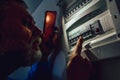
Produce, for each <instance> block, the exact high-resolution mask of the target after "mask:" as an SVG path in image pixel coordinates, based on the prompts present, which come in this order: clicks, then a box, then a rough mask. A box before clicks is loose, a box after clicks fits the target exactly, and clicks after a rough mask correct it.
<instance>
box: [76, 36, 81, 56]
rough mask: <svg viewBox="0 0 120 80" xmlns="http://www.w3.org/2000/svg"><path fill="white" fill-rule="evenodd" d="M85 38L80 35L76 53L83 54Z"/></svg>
mask: <svg viewBox="0 0 120 80" xmlns="http://www.w3.org/2000/svg"><path fill="white" fill-rule="evenodd" d="M82 44H83V38H82V37H81V36H80V37H79V39H78V40H77V43H76V46H75V53H77V54H81V50H82Z"/></svg>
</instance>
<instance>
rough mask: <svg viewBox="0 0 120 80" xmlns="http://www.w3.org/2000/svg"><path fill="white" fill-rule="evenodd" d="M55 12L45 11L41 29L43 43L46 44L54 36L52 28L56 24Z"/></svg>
mask: <svg viewBox="0 0 120 80" xmlns="http://www.w3.org/2000/svg"><path fill="white" fill-rule="evenodd" d="M56 16H57V12H56V11H46V12H45V19H44V27H43V38H44V42H48V41H49V40H50V39H51V37H52V36H53V35H54V28H55V22H56Z"/></svg>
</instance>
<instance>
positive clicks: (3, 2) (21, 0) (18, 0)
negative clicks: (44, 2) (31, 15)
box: [0, 0, 28, 8]
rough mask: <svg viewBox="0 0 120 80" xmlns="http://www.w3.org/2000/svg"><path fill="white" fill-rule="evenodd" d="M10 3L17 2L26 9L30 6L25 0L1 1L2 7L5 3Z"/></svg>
mask: <svg viewBox="0 0 120 80" xmlns="http://www.w3.org/2000/svg"><path fill="white" fill-rule="evenodd" d="M9 2H16V3H18V4H21V5H22V6H24V7H25V8H28V6H27V5H26V3H25V2H24V1H23V0H0V5H4V4H5V3H9Z"/></svg>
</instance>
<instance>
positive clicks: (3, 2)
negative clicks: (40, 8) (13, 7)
mask: <svg viewBox="0 0 120 80" xmlns="http://www.w3.org/2000/svg"><path fill="white" fill-rule="evenodd" d="M10 2H15V3H17V4H20V5H21V6H23V7H24V8H26V9H28V6H27V5H26V3H25V2H24V1H23V0H0V24H1V23H2V20H3V19H4V17H5V11H6V10H7V8H8V7H9V6H8V4H10Z"/></svg>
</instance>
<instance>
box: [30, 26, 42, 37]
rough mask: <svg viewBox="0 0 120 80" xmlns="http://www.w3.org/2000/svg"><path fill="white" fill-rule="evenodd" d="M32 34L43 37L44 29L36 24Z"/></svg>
mask: <svg viewBox="0 0 120 80" xmlns="http://www.w3.org/2000/svg"><path fill="white" fill-rule="evenodd" d="M32 35H33V36H40V37H42V31H41V30H40V29H39V28H38V27H37V26H34V28H33V34H32Z"/></svg>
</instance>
